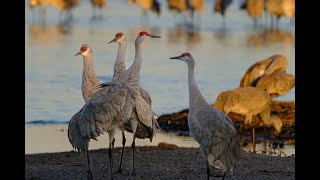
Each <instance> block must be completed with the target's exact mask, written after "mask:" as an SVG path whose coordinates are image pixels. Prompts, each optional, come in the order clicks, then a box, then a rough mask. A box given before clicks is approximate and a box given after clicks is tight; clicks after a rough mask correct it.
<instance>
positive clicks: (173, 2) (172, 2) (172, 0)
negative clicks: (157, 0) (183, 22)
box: [167, 0, 187, 13]
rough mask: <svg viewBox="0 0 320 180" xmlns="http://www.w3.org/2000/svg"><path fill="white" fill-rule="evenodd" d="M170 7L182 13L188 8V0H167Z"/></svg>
mask: <svg viewBox="0 0 320 180" xmlns="http://www.w3.org/2000/svg"><path fill="white" fill-rule="evenodd" d="M167 1H168V2H167V5H168V9H169V10H172V11H175V12H176V13H182V12H184V11H186V10H187V4H186V0H167Z"/></svg>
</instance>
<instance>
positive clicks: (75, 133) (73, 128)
mask: <svg viewBox="0 0 320 180" xmlns="http://www.w3.org/2000/svg"><path fill="white" fill-rule="evenodd" d="M78 55H82V56H83V72H82V85H81V89H82V96H83V99H84V101H85V102H86V103H87V102H88V101H89V100H90V98H91V97H92V95H93V94H94V93H95V92H96V91H97V90H99V87H98V85H99V84H100V83H99V80H98V78H97V75H96V73H95V70H94V65H93V50H92V48H91V47H90V45H88V44H83V45H82V46H81V48H80V51H79V52H78V53H77V54H76V56H78ZM81 113H82V109H81V110H80V111H79V112H77V113H76V114H75V115H74V116H73V117H72V118H71V120H70V122H69V125H68V139H69V142H70V143H71V145H72V146H73V147H74V148H76V149H78V150H80V151H84V152H85V154H87V160H88V168H89V171H88V179H93V177H92V172H91V167H90V159H89V151H88V149H89V144H88V143H89V140H88V142H86V140H87V138H85V140H83V139H82V138H83V137H81V135H82V134H81V129H80V126H83V125H85V124H84V123H83V122H82V120H81V118H80V117H81ZM93 139H95V140H96V138H93Z"/></svg>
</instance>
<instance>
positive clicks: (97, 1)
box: [90, 0, 107, 18]
mask: <svg viewBox="0 0 320 180" xmlns="http://www.w3.org/2000/svg"><path fill="white" fill-rule="evenodd" d="M90 2H91V5H92V10H93V18H96V9H99V11H100V17H101V18H102V10H103V8H104V7H106V4H107V2H106V0H90Z"/></svg>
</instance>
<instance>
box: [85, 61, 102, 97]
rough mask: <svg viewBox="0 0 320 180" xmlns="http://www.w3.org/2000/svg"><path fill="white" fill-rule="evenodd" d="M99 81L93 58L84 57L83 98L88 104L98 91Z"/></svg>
mask: <svg viewBox="0 0 320 180" xmlns="http://www.w3.org/2000/svg"><path fill="white" fill-rule="evenodd" d="M99 84H100V83H99V80H98V78H97V75H96V72H95V70H94V66H93V56H92V55H89V56H86V57H83V72H82V87H81V88H82V96H83V99H84V101H85V102H87V101H88V100H89V99H90V98H91V96H92V95H93V94H94V93H95V92H96V91H97V90H98V88H97V86H98V85H99Z"/></svg>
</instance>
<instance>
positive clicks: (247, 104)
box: [213, 87, 283, 152]
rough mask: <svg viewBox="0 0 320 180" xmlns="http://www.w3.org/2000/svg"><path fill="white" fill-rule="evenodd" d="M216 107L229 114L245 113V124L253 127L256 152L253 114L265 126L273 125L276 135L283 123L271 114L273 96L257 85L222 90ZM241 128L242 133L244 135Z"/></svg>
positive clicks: (253, 141) (215, 104)
mask: <svg viewBox="0 0 320 180" xmlns="http://www.w3.org/2000/svg"><path fill="white" fill-rule="evenodd" d="M213 106H214V107H215V108H216V109H218V110H220V111H223V112H225V113H226V114H229V113H230V112H234V113H236V114H240V115H244V116H245V119H244V126H247V127H248V126H249V127H252V143H253V150H252V151H253V152H255V125H256V124H254V123H253V121H252V120H253V116H255V115H258V116H259V118H260V120H261V121H262V123H263V124H264V125H265V126H273V127H274V129H275V133H274V134H275V135H279V134H280V133H281V130H282V126H283V123H282V121H281V119H280V118H279V117H277V116H273V115H270V111H271V97H270V95H269V94H268V93H267V92H266V91H265V90H264V89H260V88H255V87H241V88H237V89H234V90H229V91H224V92H221V93H220V94H219V95H218V97H217V99H216V102H215V103H214V105H213ZM242 129H243V128H240V134H241V135H242Z"/></svg>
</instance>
